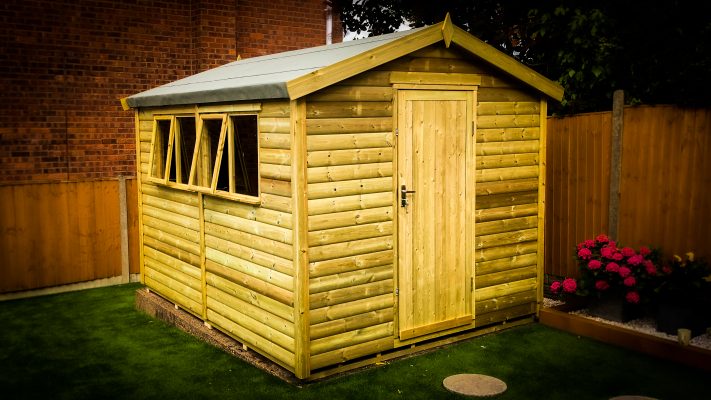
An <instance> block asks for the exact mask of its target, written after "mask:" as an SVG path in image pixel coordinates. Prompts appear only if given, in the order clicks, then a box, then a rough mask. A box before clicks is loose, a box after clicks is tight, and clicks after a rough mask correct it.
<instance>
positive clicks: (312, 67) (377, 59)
mask: <svg viewBox="0 0 711 400" xmlns="http://www.w3.org/2000/svg"><path fill="white" fill-rule="evenodd" d="M440 41H444V43H445V45H446V46H447V47H449V46H450V44H451V43H452V42H454V43H455V44H457V45H458V46H459V47H461V48H462V49H464V50H465V51H468V52H469V53H471V54H473V55H474V56H476V57H478V58H480V59H481V60H483V61H485V62H486V63H488V64H490V65H491V66H493V67H495V68H496V69H498V70H500V71H502V72H503V73H505V74H508V75H510V76H512V77H514V78H516V79H518V80H519V81H521V82H523V83H525V84H527V85H528V86H530V87H532V88H533V89H535V90H537V91H539V92H541V93H543V94H545V95H547V96H549V97H551V98H553V99H555V100H558V101H560V100H561V99H562V98H563V88H562V87H561V86H560V85H558V84H557V83H555V82H553V81H551V80H549V79H547V78H545V77H544V76H543V75H541V74H539V73H537V72H536V71H534V70H532V69H530V68H528V67H526V66H525V65H523V64H521V63H520V62H519V61H517V60H515V59H514V58H512V57H509V56H508V55H506V54H504V53H502V52H500V51H499V50H497V49H495V48H494V47H492V46H490V45H488V44H486V43H485V42H483V41H481V40H479V39H477V38H476V37H474V36H472V35H471V34H469V33H468V32H466V31H464V30H463V29H461V28H459V27H457V26H455V25H453V24H452V22H451V20H450V18H449V14H448V15H447V17H446V18H445V20H444V21H442V22H440V23H438V24H435V25H431V26H427V27H422V28H417V29H412V30H409V31H403V32H395V33H391V34H387V35H381V36H375V37H370V38H366V39H360V40H355V41H349V42H342V43H337V44H330V45H325V46H318V47H312V48H308V49H302V50H295V51H288V52H284V53H278V54H273V55H268V56H262V57H254V58H249V59H245V60H238V61H234V62H231V63H229V64H225V65H223V66H221V67H217V68H213V69H211V70H208V71H205V72H201V73H199V74H195V75H192V76H189V77H187V78H184V79H180V80H177V81H174V82H171V83H168V84H165V85H163V86H159V87H157V88H154V89H150V90H147V91H144V92H141V93H138V94H135V95H133V96H130V97H127V98H125V99H122V103H123V105H124V108H138V107H153V106H167V105H179V104H201V103H214V102H228V101H239V100H263V99H291V100H294V99H297V98H300V97H303V96H305V95H308V94H309V93H313V92H315V91H317V90H319V89H322V88H324V87H326V86H329V85H332V84H334V83H336V82H339V81H341V80H343V79H346V78H349V77H351V76H354V75H356V74H359V73H361V72H364V71H367V70H369V69H371V68H374V67H376V66H378V65H382V64H385V63H386V62H389V61H392V60H394V59H396V58H399V57H402V56H404V55H407V54H409V53H411V52H413V51H416V50H419V49H421V48H424V47H426V46H429V45H431V44H434V43H437V42H440Z"/></svg>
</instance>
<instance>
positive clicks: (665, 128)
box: [619, 106, 711, 258]
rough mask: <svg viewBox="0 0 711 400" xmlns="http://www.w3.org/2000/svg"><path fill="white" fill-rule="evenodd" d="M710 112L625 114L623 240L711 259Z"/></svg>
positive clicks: (669, 252)
mask: <svg viewBox="0 0 711 400" xmlns="http://www.w3.org/2000/svg"><path fill="white" fill-rule="evenodd" d="M709 158H711V110H709V109H682V108H678V107H671V106H664V107H634V108H632V107H630V108H626V109H625V117H624V136H623V147H622V177H621V188H620V189H621V190H620V191H621V195H620V234H619V241H620V242H621V243H623V244H625V245H628V246H633V247H638V246H642V245H647V246H658V247H660V248H661V249H662V251H663V252H664V253H665V254H666V255H668V256H671V255H672V254H683V253H686V252H687V251H694V252H695V253H696V254H697V255H699V256H706V257H707V258H708V257H709V256H711V161H709Z"/></svg>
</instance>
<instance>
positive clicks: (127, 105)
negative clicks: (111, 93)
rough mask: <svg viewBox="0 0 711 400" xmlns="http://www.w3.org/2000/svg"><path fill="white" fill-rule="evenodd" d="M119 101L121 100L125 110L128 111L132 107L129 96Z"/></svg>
mask: <svg viewBox="0 0 711 400" xmlns="http://www.w3.org/2000/svg"><path fill="white" fill-rule="evenodd" d="M119 101H121V108H122V109H123V110H124V111H128V110H130V109H131V106H130V105H129V104H128V97H122V98H120V99H119Z"/></svg>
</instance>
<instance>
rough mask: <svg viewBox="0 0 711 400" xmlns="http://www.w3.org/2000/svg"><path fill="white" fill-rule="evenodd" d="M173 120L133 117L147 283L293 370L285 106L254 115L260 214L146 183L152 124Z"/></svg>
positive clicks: (149, 113)
mask: <svg viewBox="0 0 711 400" xmlns="http://www.w3.org/2000/svg"><path fill="white" fill-rule="evenodd" d="M228 109H229V108H228V107H226V108H224V111H227V110H228ZM189 110H190V109H188V111H189ZM192 110H197V112H200V109H195V108H192ZM220 110H221V109H220V107H219V106H218V107H212V106H211V107H210V112H212V113H219V112H220ZM176 111H182V112H185V111H186V109H182V110H168V109H163V110H152V111H141V112H140V113H139V117H138V120H139V127H140V129H139V130H140V134H139V136H140V145H139V147H140V149H141V154H140V160H141V165H140V171H141V181H142V186H141V188H142V194H141V199H142V201H143V203H142V207H143V236H142V237H143V258H144V266H145V267H144V276H145V283H146V285H148V286H149V287H150V288H151V289H153V290H155V291H156V292H158V293H160V294H161V295H163V296H165V297H166V298H168V299H170V300H172V301H174V302H175V303H176V304H178V305H179V306H181V307H183V308H185V309H186V310H189V311H191V312H193V313H194V314H195V315H197V316H200V317H201V318H203V319H204V320H205V321H207V322H209V323H210V324H212V325H214V326H216V327H219V328H220V329H221V330H223V331H225V332H227V333H228V334H230V335H232V336H234V337H235V338H237V339H238V340H240V341H241V342H243V343H245V344H247V345H249V346H250V347H253V348H255V349H257V350H259V351H260V352H261V353H263V354H265V355H266V356H268V357H270V358H271V359H272V360H273V361H275V362H277V363H279V364H281V365H283V366H285V367H287V368H292V369H293V365H294V348H295V344H294V338H293V336H294V309H293V296H294V293H293V292H294V278H293V275H294V274H293V264H292V257H293V256H292V237H293V234H292V230H291V192H290V189H289V188H290V184H291V172H290V168H289V165H290V163H291V155H290V148H291V137H290V134H289V104H288V103H287V102H271V103H264V104H262V110H261V112H260V113H259V131H260V136H259V158H260V180H259V185H260V190H261V203H260V204H259V205H250V204H246V203H240V202H236V201H233V200H229V199H225V198H222V197H219V196H213V195H210V194H201V193H200V194H199V193H195V192H190V191H185V190H176V189H172V188H169V187H166V186H163V185H156V184H154V183H151V182H149V178H148V175H147V174H148V161H149V158H150V148H151V142H150V141H151V136H152V129H153V118H154V115H155V114H156V113H165V114H171V113H175V112H176ZM203 266H204V274H203V270H202V268H203ZM203 276H204V281H203Z"/></svg>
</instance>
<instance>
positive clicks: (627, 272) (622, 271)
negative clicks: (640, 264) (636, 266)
mask: <svg viewBox="0 0 711 400" xmlns="http://www.w3.org/2000/svg"><path fill="white" fill-rule="evenodd" d="M617 273H619V274H620V277H621V278H627V277H628V276H630V274H631V273H632V270H631V269H629V268H627V267H624V266H623V267H620V270H619V271H617Z"/></svg>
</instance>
